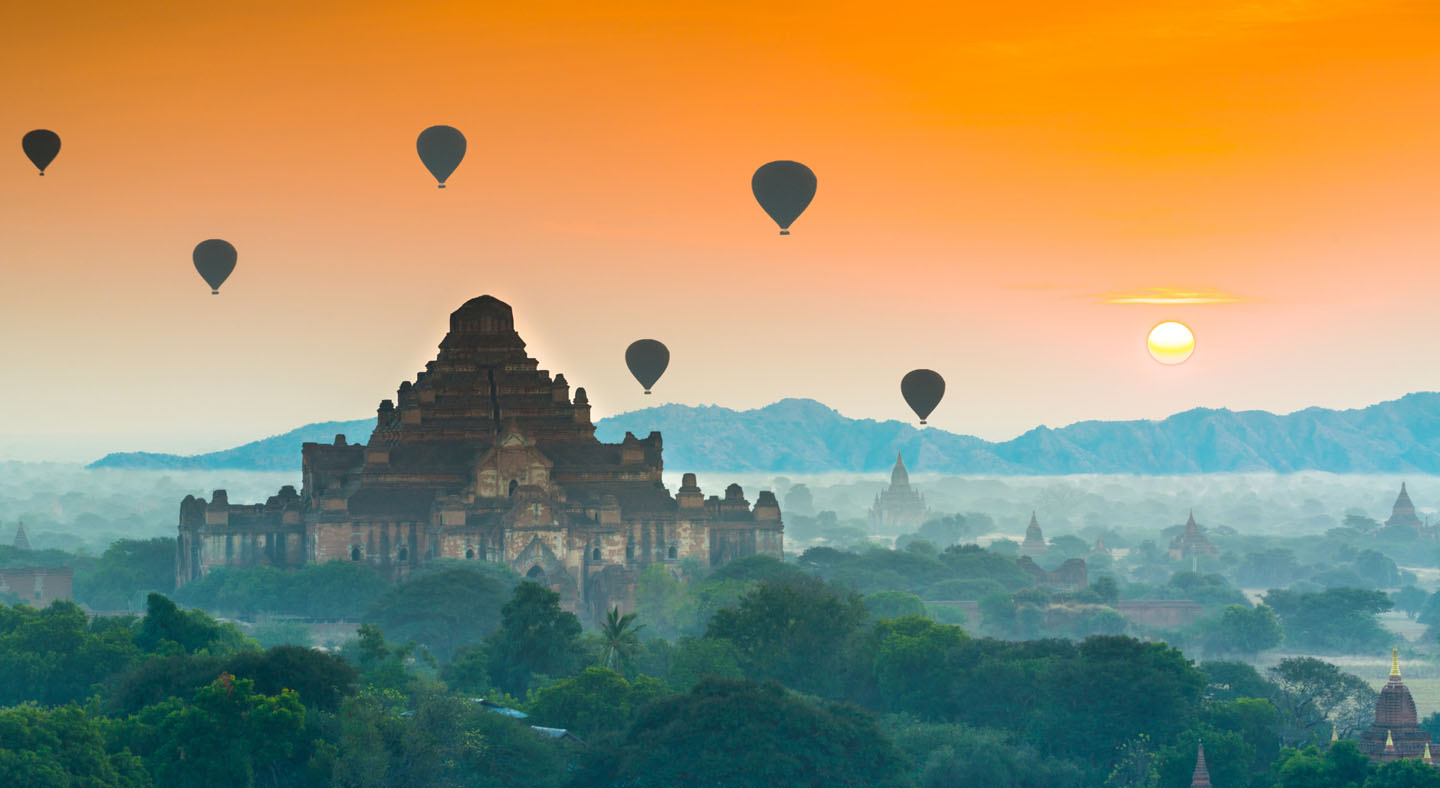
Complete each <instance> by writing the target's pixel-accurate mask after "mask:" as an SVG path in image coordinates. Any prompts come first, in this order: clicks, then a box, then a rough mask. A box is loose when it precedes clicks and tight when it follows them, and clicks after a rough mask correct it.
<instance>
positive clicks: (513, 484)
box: [510, 479, 520, 498]
mask: <svg viewBox="0 0 1440 788" xmlns="http://www.w3.org/2000/svg"><path fill="white" fill-rule="evenodd" d="M519 488H520V482H517V481H515V480H514V479H511V480H510V497H511V498H514V497H515V491H516V490H517V489H519Z"/></svg>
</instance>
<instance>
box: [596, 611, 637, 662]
mask: <svg viewBox="0 0 1440 788" xmlns="http://www.w3.org/2000/svg"><path fill="white" fill-rule="evenodd" d="M635 619H636V615H635V614H634V613H626V614H625V615H623V616H622V615H620V608H619V607H612V608H610V611H609V612H608V613H606V614H605V620H604V621H603V622H602V623H601V624H600V639H601V640H603V641H604V642H605V648H604V650H603V651H602V652H601V658H600V665H601V667H606V668H610V669H611V670H616V671H618V670H619V669H620V665H622V664H624V663H626V662H629V661H630V659H631V658H632V657H634V656H635V652H636V651H639V649H640V636H639V634H638V633H639V632H640V630H642V629H644V628H645V625H644V624H636V623H635Z"/></svg>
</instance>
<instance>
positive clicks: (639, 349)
mask: <svg viewBox="0 0 1440 788" xmlns="http://www.w3.org/2000/svg"><path fill="white" fill-rule="evenodd" d="M625 366H627V367H629V368H630V374H631V375H634V376H635V379H636V380H638V381H640V385H642V386H644V387H645V393H646V394H649V393H650V387H651V386H653V385H655V381H657V380H659V379H660V376H661V375H663V374H665V368H666V367H668V366H670V349H669V348H667V347H665V346H664V345H663V344H661V343H659V342H657V341H655V340H653V339H641V340H637V341H635V342H631V343H630V347H628V348H626V349H625Z"/></svg>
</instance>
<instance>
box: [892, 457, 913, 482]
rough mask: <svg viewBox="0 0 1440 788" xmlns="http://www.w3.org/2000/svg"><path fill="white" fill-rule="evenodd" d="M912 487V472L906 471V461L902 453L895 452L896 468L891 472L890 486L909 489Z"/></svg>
mask: <svg viewBox="0 0 1440 788" xmlns="http://www.w3.org/2000/svg"><path fill="white" fill-rule="evenodd" d="M909 485H910V472H909V471H907V470H905V459H904V458H903V457H901V456H900V452H898V451H897V452H895V467H894V468H893V469H891V471H890V486H892V487H907V486H909Z"/></svg>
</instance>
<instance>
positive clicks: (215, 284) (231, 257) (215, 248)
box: [191, 238, 236, 295]
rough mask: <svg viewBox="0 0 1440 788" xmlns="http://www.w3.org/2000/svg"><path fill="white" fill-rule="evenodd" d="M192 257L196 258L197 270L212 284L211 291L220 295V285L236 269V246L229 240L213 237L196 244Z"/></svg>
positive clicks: (207, 282)
mask: <svg viewBox="0 0 1440 788" xmlns="http://www.w3.org/2000/svg"><path fill="white" fill-rule="evenodd" d="M191 257H192V258H193V259H194V260H195V270H196V271H199V272H200V276H201V278H203V279H204V280H205V284H207V285H210V292H211V293H212V294H217V295H218V294H219V293H220V285H223V284H225V280H226V278H228V277H229V276H230V272H231V271H234V270H235V259H236V254H235V247H233V246H231V245H230V243H229V242H228V241H222V240H220V239H219V238H211V239H210V240H208V241H201V242H200V243H199V244H198V245H196V247H195V253H194V254H193V255H191Z"/></svg>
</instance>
